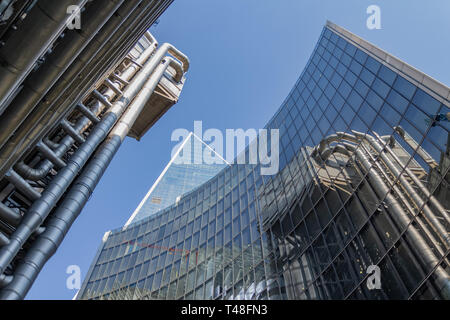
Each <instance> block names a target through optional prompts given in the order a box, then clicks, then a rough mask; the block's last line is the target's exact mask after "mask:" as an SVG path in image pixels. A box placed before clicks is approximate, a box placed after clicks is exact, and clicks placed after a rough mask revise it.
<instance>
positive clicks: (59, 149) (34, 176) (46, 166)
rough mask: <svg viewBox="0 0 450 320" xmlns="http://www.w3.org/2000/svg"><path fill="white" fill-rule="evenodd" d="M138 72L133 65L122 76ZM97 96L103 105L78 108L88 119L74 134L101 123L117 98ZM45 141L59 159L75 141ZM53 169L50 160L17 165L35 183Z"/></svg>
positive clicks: (149, 51) (148, 53)
mask: <svg viewBox="0 0 450 320" xmlns="http://www.w3.org/2000/svg"><path fill="white" fill-rule="evenodd" d="M157 45H158V43H157V42H154V43H152V44H151V46H149V47H148V48H146V49H145V50H144V51H143V52H142V54H141V55H140V56H139V58H138V61H139V62H141V63H144V62H145V61H147V60H148V59H149V57H150V56H151V55H152V54H153V53H154V51H155V49H156V46H157ZM137 71H138V68H137V67H136V66H135V65H131V66H129V67H128V68H126V69H125V70H124V71H123V72H122V74H121V75H122V77H123V78H125V79H127V80H129V79H131V78H132V77H133V76H134V75H135V74H136V72H137ZM127 83H128V82H127ZM116 84H117V85H119V86H120V83H116ZM97 96H98V97H100V98H101V99H103V100H104V101H103V103H102V102H100V101H99V100H95V103H94V105H93V106H91V107H90V109H88V108H87V107H86V106H84V105H83V104H82V103H79V104H78V105H77V108H78V109H79V110H80V111H81V112H82V113H84V114H85V115H86V118H87V119H86V118H82V119H80V120H79V121H78V122H77V123H76V124H75V126H74V127H73V129H74V130H75V133H74V134H76V135H78V134H80V133H81V132H83V131H84V130H86V129H87V127H88V125H89V121H91V122H92V123H94V124H96V123H98V122H99V119H98V115H99V114H100V113H101V112H102V111H103V110H104V109H105V104H106V105H110V103H109V100H112V99H113V98H115V92H114V91H112V90H107V91H106V92H104V93H103V94H101V93H99V92H98V93H97ZM105 98H106V101H105ZM63 121H64V120H63ZM69 130H70V127H69ZM44 141H45V143H46V144H48V145H50V144H52V148H54V149H56V150H55V153H56V154H57V155H58V157H61V156H62V155H63V154H65V153H66V152H67V151H68V150H69V149H70V148H71V146H72V144H73V143H74V139H73V138H72V137H71V136H70V135H67V136H65V137H64V138H62V140H61V141H60V143H59V144H56V143H54V142H51V140H49V139H48V138H45V139H44ZM52 167H53V164H52V162H51V161H49V160H48V159H44V160H43V161H41V162H40V163H39V165H38V166H37V168H31V167H29V166H28V165H26V164H25V163H23V162H19V163H17V164H16V165H15V168H16V170H17V171H18V172H19V173H20V174H21V175H22V176H23V177H24V178H26V179H30V180H33V181H37V180H40V179H42V178H43V177H44V176H45V175H47V174H48V172H49V171H50V170H51V169H52Z"/></svg>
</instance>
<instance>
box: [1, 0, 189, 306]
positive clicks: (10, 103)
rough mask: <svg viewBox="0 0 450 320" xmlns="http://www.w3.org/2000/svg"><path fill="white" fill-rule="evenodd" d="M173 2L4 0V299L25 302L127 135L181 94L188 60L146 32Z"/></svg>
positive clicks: (137, 132) (146, 125)
mask: <svg viewBox="0 0 450 320" xmlns="http://www.w3.org/2000/svg"><path fill="white" fill-rule="evenodd" d="M172 2H173V0H158V1H153V0H126V1H124V0H118V1H117V0H96V1H88V0H58V1H54V0H39V1H35V0H20V1H17V0H10V1H1V4H0V21H1V24H0V60H1V65H0V128H1V130H0V299H22V298H24V297H25V295H26V293H27V292H28V290H29V289H30V287H31V285H32V284H33V282H34V280H35V279H36V277H37V276H38V274H39V272H40V270H41V269H42V268H43V266H44V264H45V263H46V261H47V260H48V259H49V258H50V257H51V256H52V255H53V254H54V252H55V251H56V250H57V248H58V247H59V245H60V244H61V242H62V241H63V239H64V237H65V235H66V234H67V232H68V231H69V229H70V227H71V225H72V223H73V222H74V221H75V219H76V218H77V216H78V215H79V214H80V212H81V210H82V209H83V207H84V205H85V204H86V202H87V200H88V199H89V197H90V195H91V194H92V192H93V190H94V188H95V187H96V185H97V183H98V181H99V180H100V178H101V176H102V175H103V173H104V172H105V170H106V169H107V167H108V165H109V163H110V161H111V160H112V158H113V157H114V155H115V153H116V152H117V150H118V149H119V147H120V145H121V143H122V142H123V140H124V139H125V137H126V136H129V137H132V138H136V139H138V140H139V139H140V138H141V137H142V136H143V135H144V134H145V133H146V132H147V131H148V130H149V129H150V128H151V127H152V126H153V124H154V123H155V122H156V121H158V119H159V118H160V117H161V116H163V115H164V113H165V112H166V111H167V110H168V109H169V108H170V107H172V106H173V105H174V104H175V103H176V102H177V101H178V98H179V96H180V93H181V90H182V88H183V85H184V81H185V73H186V71H187V70H188V68H189V60H188V58H187V57H186V56H185V55H184V54H183V53H182V52H181V51H179V50H178V49H177V48H175V47H174V46H172V45H170V44H168V43H164V44H158V42H157V41H156V39H155V38H154V37H153V36H152V35H151V34H150V33H149V31H148V29H149V28H150V27H151V26H152V24H153V23H154V22H155V21H156V20H157V19H158V18H159V17H160V16H161V14H162V13H163V12H164V10H166V8H167V7H168V6H169V5H170V4H171V3H172Z"/></svg>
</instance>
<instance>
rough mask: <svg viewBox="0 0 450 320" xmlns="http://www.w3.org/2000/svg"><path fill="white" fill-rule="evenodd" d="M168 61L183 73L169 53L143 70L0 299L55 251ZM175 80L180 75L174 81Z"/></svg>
mask: <svg viewBox="0 0 450 320" xmlns="http://www.w3.org/2000/svg"><path fill="white" fill-rule="evenodd" d="M169 65H170V66H171V67H173V68H174V69H175V70H176V71H177V73H176V74H177V75H179V74H181V76H183V74H184V73H183V71H182V67H181V65H180V64H179V63H178V62H176V61H175V60H173V59H172V58H170V57H165V58H164V59H163V60H162V61H160V64H159V65H158V66H157V67H156V70H154V72H153V73H152V74H151V76H150V77H149V75H150V73H147V76H146V77H147V78H148V80H146V81H145V84H144V85H143V86H142V87H141V89H140V91H139V94H138V95H137V96H136V97H135V98H134V100H133V102H132V103H131V104H130V106H129V107H128V109H127V110H126V111H125V112H124V113H123V115H122V117H121V118H120V120H119V121H118V122H117V123H116V125H115V126H114V128H113V129H112V130H111V133H110V134H109V135H108V138H107V139H106V140H105V142H103V144H102V145H101V146H100V147H99V149H98V150H97V151H96V152H95V154H94V155H93V156H92V158H91V160H90V161H89V162H88V164H87V165H86V166H85V168H84V169H83V171H82V172H81V174H80V175H79V177H78V178H77V180H76V181H75V182H74V184H73V186H72V187H71V188H70V190H69V191H68V194H67V196H66V197H65V198H64V200H63V201H62V203H61V204H60V206H59V207H58V209H56V211H55V213H54V214H53V216H52V218H50V220H49V221H48V222H47V224H46V226H47V228H46V230H45V231H44V232H43V234H42V235H41V236H39V237H38V238H37V239H36V241H35V242H33V244H32V246H31V248H30V249H29V250H28V252H27V254H26V255H25V257H24V258H23V261H22V262H21V263H20V264H19V265H18V267H17V270H16V272H15V275H14V278H13V280H12V281H11V282H10V283H9V284H8V286H6V287H5V288H4V289H3V290H2V291H1V295H0V298H1V299H22V298H23V297H24V296H25V294H26V293H27V292H28V290H29V288H30V287H31V285H32V283H33V281H34V279H35V278H36V277H37V275H38V274H39V272H40V270H41V269H42V267H43V266H44V264H45V262H46V261H47V260H48V259H49V258H50V257H51V256H52V255H53V254H54V253H55V252H56V250H57V248H58V246H59V245H60V243H61V242H62V240H63V239H64V236H65V234H66V233H67V231H68V230H69V228H70V227H71V225H72V223H73V222H74V221H75V219H76V218H77V217H78V215H79V214H80V212H81V210H82V209H83V207H84V205H85V204H86V202H87V200H88V199H89V197H90V195H91V194H92V192H93V191H94V189H95V187H96V185H97V183H98V182H99V180H100V178H101V177H102V175H103V173H104V172H105V170H106V168H107V167H108V165H109V164H110V162H111V160H112V158H113V157H114V155H115V154H116V152H117V150H118V149H119V147H120V145H121V143H122V141H123V140H124V138H125V137H126V135H127V134H128V132H129V130H130V129H131V127H132V126H133V124H134V122H135V121H136V119H137V118H138V116H139V114H140V113H141V112H142V110H143V108H144V106H145V104H146V103H147V102H148V100H149V99H150V97H151V95H152V94H153V92H154V90H155V88H156V86H157V85H158V83H159V82H160V80H161V78H162V77H163V75H164V73H165V72H166V70H167V68H168V67H169ZM143 80H145V78H143ZM179 81H181V78H180V79H179V80H178V81H177V82H179ZM125 94H126V92H125V93H124V95H125Z"/></svg>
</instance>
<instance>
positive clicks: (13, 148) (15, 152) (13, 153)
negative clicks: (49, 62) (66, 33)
mask: <svg viewBox="0 0 450 320" xmlns="http://www.w3.org/2000/svg"><path fill="white" fill-rule="evenodd" d="M140 2H141V1H138V0H128V1H125V2H124V3H123V5H122V6H121V7H120V8H119V9H118V10H117V12H116V14H115V15H113V16H112V17H111V19H110V20H109V21H108V22H107V23H106V24H105V25H104V26H103V28H102V29H101V30H100V32H98V33H97V34H96V35H95V37H94V39H92V41H91V42H90V43H89V45H88V46H87V47H86V48H85V49H84V50H83V52H82V53H81V54H80V55H79V56H78V57H77V58H76V59H75V60H74V62H73V63H72V64H71V65H70V67H69V68H68V69H67V70H66V72H65V73H64V76H62V77H60V79H59V80H58V82H57V83H56V84H55V86H54V87H53V88H52V90H51V91H50V92H49V93H48V94H47V98H48V99H47V101H53V103H56V102H57V101H56V98H57V97H58V96H59V95H60V94H61V92H63V91H64V90H66V89H68V88H70V87H71V83H72V82H73V81H74V80H75V79H77V80H79V81H80V79H92V77H88V76H86V77H82V78H80V77H79V76H78V74H79V72H81V71H82V70H86V69H88V70H91V71H92V70H97V69H98V71H99V73H101V72H104V69H103V70H102V67H101V66H103V64H101V60H102V59H101V58H104V59H110V58H108V57H110V56H115V53H113V52H107V51H103V52H101V51H102V49H105V48H108V50H113V49H114V48H115V42H114V41H108V40H109V39H111V38H114V39H115V38H117V37H118V36H119V35H122V36H124V35H125V34H126V33H125V31H126V30H128V29H127V28H124V26H125V24H124V21H126V24H129V23H130V22H133V21H134V20H133V18H135V17H136V15H134V14H132V13H135V12H136V10H135V9H136V8H137V7H138V5H139V4H140ZM150 6H153V4H147V7H150ZM137 13H138V15H139V14H140V12H137ZM130 26H131V25H130ZM100 53H102V54H100ZM108 53H110V54H111V55H109V54H108ZM97 66H100V68H97ZM103 68H106V67H103ZM74 90H75V88H74ZM72 101H73V100H72ZM77 101H78V100H77ZM61 107H63V108H65V109H67V106H64V105H62V104H61ZM48 111H49V112H51V110H50V109H49V106H48V105H47V103H45V104H43V103H42V102H41V103H40V104H39V106H38V107H37V109H35V110H34V111H33V113H32V114H30V116H29V117H28V118H27V120H26V122H24V123H23V124H22V125H21V128H20V129H19V130H18V133H17V134H16V135H15V136H13V137H12V139H10V140H12V141H9V142H8V144H7V145H5V146H4V147H3V149H2V150H1V155H0V160H1V161H0V177H2V176H3V175H4V173H5V172H6V171H7V169H8V168H9V166H11V165H12V163H14V162H15V159H17V158H19V157H21V156H22V154H23V150H24V149H25V148H26V147H27V146H28V144H27V143H26V142H24V139H26V138H28V139H29V140H30V139H31V138H32V136H33V133H30V130H33V129H35V131H36V130H42V127H44V123H43V121H42V116H43V115H44V114H46V112H48ZM57 122H59V121H56V122H54V123H57ZM37 127H39V128H41V129H38V128H37ZM19 149H20V150H19Z"/></svg>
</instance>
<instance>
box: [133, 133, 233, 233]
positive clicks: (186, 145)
mask: <svg viewBox="0 0 450 320" xmlns="http://www.w3.org/2000/svg"><path fill="white" fill-rule="evenodd" d="M205 149H208V150H207V151H209V152H214V153H215V151H214V150H212V149H211V148H210V147H208V145H207V144H206V143H204V142H203V141H202V140H201V139H200V138H198V137H197V136H196V135H194V133H193V132H190V133H189V134H188V136H187V137H186V138H185V139H184V140H183V142H182V143H181V145H180V147H179V148H178V149H177V150H176V152H175V154H174V155H173V156H172V158H171V159H170V161H169V163H168V164H167V166H166V167H165V168H164V170H163V172H162V173H161V175H160V176H159V177H158V179H156V181H155V183H154V184H153V186H152V187H151V188H150V190H149V191H148V193H147V194H146V195H145V197H144V199H142V201H141V203H140V204H139V206H138V207H137V208H136V210H135V211H134V212H133V214H132V215H131V217H130V218H129V219H128V221H127V223H126V224H125V226H128V225H129V224H130V223H133V222H136V221H138V220H141V219H143V218H145V217H149V216H151V215H153V214H155V213H157V212H158V211H160V210H162V209H165V208H166V207H168V206H170V205H172V204H174V203H176V202H177V201H178V200H179V199H180V197H181V196H182V195H183V194H185V193H187V192H189V191H191V190H193V189H194V188H195V187H198V186H200V185H201V184H203V183H204V182H206V181H208V180H209V179H210V178H212V177H213V176H215V175H216V174H217V173H218V172H219V171H220V170H221V169H223V168H224V167H225V166H226V165H227V163H226V160H225V159H221V158H220V155H218V154H217V153H215V154H216V157H217V158H218V160H219V161H216V162H217V163H213V164H206V163H201V162H200V161H195V160H196V159H202V158H203V154H204V153H205ZM186 155H188V157H186ZM196 162H199V163H196Z"/></svg>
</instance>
